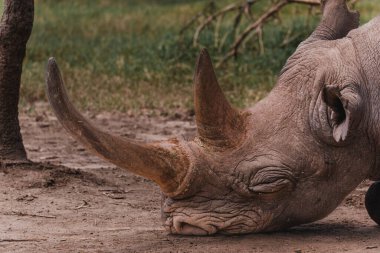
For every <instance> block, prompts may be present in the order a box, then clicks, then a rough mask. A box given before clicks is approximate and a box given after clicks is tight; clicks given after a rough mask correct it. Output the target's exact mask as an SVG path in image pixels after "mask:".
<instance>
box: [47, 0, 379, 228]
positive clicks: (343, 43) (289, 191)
mask: <svg viewBox="0 0 380 253" xmlns="http://www.w3.org/2000/svg"><path fill="white" fill-rule="evenodd" d="M322 10H323V17H322V21H321V22H320V24H319V26H318V27H317V28H316V30H315V31H314V32H313V33H312V34H311V36H310V37H309V38H307V39H306V40H305V41H304V42H302V43H301V44H300V45H299V47H298V48H297V50H296V51H295V52H294V54H293V55H292V56H291V57H290V58H289V59H288V61H287V63H286V64H285V66H284V68H283V69H282V71H281V73H280V74H279V77H278V82H277V84H276V85H275V87H274V88H273V90H272V91H271V92H270V93H269V94H268V96H267V97H265V98H264V99H262V100H261V101H259V102H258V103H256V104H255V105H254V106H253V107H252V108H249V109H244V110H237V109H234V108H233V107H232V106H231V105H230V104H229V102H228V101H227V99H226V97H225V96H224V94H223V92H222V90H221V88H220V86H219V84H218V81H217V78H216V74H215V72H214V69H213V65H212V62H211V59H210V56H209V54H208V53H207V51H206V50H202V51H201V53H200V56H199V58H198V60H197V64H196V70H195V75H194V96H195V106H194V107H195V120H196V124H197V133H198V134H197V136H196V137H195V138H194V139H193V140H191V141H188V140H184V139H183V138H181V137H176V138H172V139H169V140H167V141H161V142H152V143H140V142H137V141H134V140H131V139H127V138H122V137H119V136H114V135H111V134H109V133H107V132H105V131H102V130H100V129H98V128H96V127H94V126H93V125H92V124H91V123H90V122H89V121H87V120H86V119H85V118H84V117H83V116H81V114H80V113H79V112H78V111H77V110H76V109H75V108H74V107H73V105H72V104H71V103H70V101H69V99H68V97H67V94H66V91H65V88H64V83H63V80H62V77H61V73H60V71H59V68H58V65H57V63H56V61H55V60H54V59H53V58H51V59H50V60H49V62H48V65H47V74H46V83H47V93H48V98H49V101H50V103H51V105H52V108H53V110H54V111H55V114H56V116H57V118H58V120H59V121H60V122H61V123H62V125H63V126H64V127H65V128H66V130H67V131H68V132H69V133H70V134H71V135H72V136H73V137H74V138H75V139H76V140H78V141H80V142H81V143H83V144H84V145H85V146H86V147H87V148H89V149H90V150H92V151H93V152H94V153H96V154H97V155H99V156H101V157H102V158H104V159H106V160H108V161H110V162H112V163H113V164H115V165H117V166H119V167H121V168H124V169H126V170H128V171H130V172H132V173H135V174H137V175H141V176H143V177H145V178H148V179H150V180H152V181H154V182H155V183H157V184H158V185H159V187H160V188H161V191H162V202H161V203H162V206H161V215H162V220H163V224H164V227H165V228H166V229H167V231H168V232H169V233H172V234H182V235H211V234H215V233H225V234H242V233H255V232H267V231H276V230H281V229H285V228H289V227H292V226H295V225H299V224H304V223H309V222H313V221H316V220H318V219H321V218H323V217H325V216H327V215H328V214H329V213H330V212H332V211H333V210H334V209H335V208H336V207H337V206H338V205H339V204H340V203H341V202H342V200H343V199H344V198H345V197H346V196H347V195H348V194H349V193H350V192H351V191H352V190H353V189H355V187H357V186H358V185H359V183H361V182H362V181H363V180H365V179H371V180H380V167H379V166H380V155H379V154H380V153H379V151H378V149H379V148H380V143H379V141H380V136H379V134H380V132H379V125H380V122H379V121H380V89H379V87H380V16H379V17H377V18H375V19H373V20H372V21H371V22H369V23H367V24H366V25H364V26H362V27H360V28H358V26H359V13H357V12H354V11H351V10H349V8H348V7H347V5H346V2H345V0H326V1H322ZM379 188H380V186H379V185H377V187H375V185H374V188H373V189H372V190H371V194H369V195H370V200H371V201H367V202H368V209H369V210H370V211H371V212H370V214H371V216H372V217H375V218H376V217H379V214H380V212H379V209H380V207H379V203H380V201H379V202H376V200H378V199H379V196H380V194H379ZM374 194H375V195H374ZM374 200H375V201H374Z"/></svg>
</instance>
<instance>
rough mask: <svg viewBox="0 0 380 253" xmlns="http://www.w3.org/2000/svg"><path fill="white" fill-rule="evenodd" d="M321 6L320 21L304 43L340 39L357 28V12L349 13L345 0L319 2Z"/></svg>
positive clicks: (358, 16) (322, 0) (323, 0)
mask: <svg viewBox="0 0 380 253" xmlns="http://www.w3.org/2000/svg"><path fill="white" fill-rule="evenodd" d="M321 6H322V12H323V17H322V21H321V23H320V24H319V26H318V27H317V28H316V29H315V31H314V32H313V34H312V35H311V36H310V38H309V39H308V40H307V41H306V42H312V41H316V40H336V39H340V38H343V37H345V36H346V35H347V34H348V33H349V32H350V31H351V30H352V29H355V28H358V26H359V19H360V15H359V12H356V11H350V10H349V9H348V6H347V3H346V0H321Z"/></svg>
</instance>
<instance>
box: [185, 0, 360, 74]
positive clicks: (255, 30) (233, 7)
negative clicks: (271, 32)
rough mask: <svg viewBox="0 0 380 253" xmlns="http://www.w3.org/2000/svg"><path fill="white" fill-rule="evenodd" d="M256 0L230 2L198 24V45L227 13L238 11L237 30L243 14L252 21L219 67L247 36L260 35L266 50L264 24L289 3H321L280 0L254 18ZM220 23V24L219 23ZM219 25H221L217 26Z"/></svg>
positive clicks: (316, 4)
mask: <svg viewBox="0 0 380 253" xmlns="http://www.w3.org/2000/svg"><path fill="white" fill-rule="evenodd" d="M257 1H259V0H256V1H252V0H251V1H246V2H245V3H243V4H230V5H228V6H226V7H224V8H223V9H221V10H219V11H216V12H214V13H213V14H211V15H209V16H207V17H205V19H204V20H203V21H202V22H201V23H200V24H199V25H198V26H197V28H196V29H195V32H194V36H193V46H195V47H196V46H198V41H199V37H200V34H201V33H202V31H203V30H204V29H205V28H206V27H207V26H209V25H210V24H211V23H212V22H214V21H216V20H218V21H217V22H218V23H219V22H220V21H221V19H222V18H223V17H224V15H226V14H227V13H230V12H234V11H238V14H237V16H236V17H235V21H234V25H233V31H236V30H237V26H238V25H239V24H240V21H241V18H242V16H243V14H246V16H247V17H248V19H249V20H250V21H251V20H252V22H251V23H250V24H249V25H248V26H247V27H246V28H245V29H244V30H243V31H242V32H241V33H240V34H237V35H236V37H235V40H234V42H233V43H232V44H231V46H230V47H229V49H228V51H227V53H225V55H224V57H223V58H222V59H221V60H220V61H219V63H218V64H217V67H219V66H221V65H223V64H224V63H225V62H226V61H228V60H229V59H231V58H232V57H236V56H237V54H238V50H239V48H240V47H241V45H242V44H243V43H244V41H245V40H247V38H251V37H252V36H254V35H258V36H257V37H258V40H259V45H260V52H261V53H263V52H264V42H263V39H262V31H263V26H264V25H265V24H266V23H267V22H268V21H270V20H272V19H273V18H278V14H279V12H280V11H281V10H282V9H283V8H284V7H285V6H287V5H289V4H304V5H309V6H310V7H311V8H312V7H314V6H318V5H320V0H278V1H277V2H276V3H274V4H273V5H271V6H270V7H269V8H268V9H267V10H266V11H265V12H264V13H263V14H262V15H261V16H258V17H257V18H256V19H253V18H252V15H251V7H252V5H253V4H254V3H255V2H257ZM358 1H359V0H351V1H350V3H351V5H354V4H355V3H357V2H358ZM201 17H202V15H200V14H199V15H197V16H196V17H194V18H193V19H192V20H191V24H193V23H194V22H195V20H197V19H200V18H201ZM217 25H218V24H217ZM189 27H190V25H186V27H185V28H184V29H182V30H181V32H183V31H184V30H185V29H187V28H189ZM217 27H219V25H218V26H217ZM225 38H226V36H224V39H223V40H222V41H223V43H224V41H225Z"/></svg>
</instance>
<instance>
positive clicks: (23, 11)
mask: <svg viewBox="0 0 380 253" xmlns="http://www.w3.org/2000/svg"><path fill="white" fill-rule="evenodd" d="M4 3H5V4H4V13H3V16H2V19H1V23H0V161H8V160H10V161H26V160H27V157H26V152H25V148H24V145H23V142H22V136H21V133H20V125H19V120H18V102H19V92H20V81H21V73H22V62H23V59H24V57H25V52H26V43H27V42H28V40H29V37H30V34H31V32H32V27H33V18H34V1H33V0H5V2H4Z"/></svg>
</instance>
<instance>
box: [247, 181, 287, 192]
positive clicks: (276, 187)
mask: <svg viewBox="0 0 380 253" xmlns="http://www.w3.org/2000/svg"><path fill="white" fill-rule="evenodd" d="M292 187H293V182H292V181H290V180H288V179H284V178H282V179H277V180H274V181H273V182H263V183H259V184H257V185H253V186H250V187H248V189H249V190H250V191H252V192H254V193H276V192H279V191H281V190H283V189H285V188H292Z"/></svg>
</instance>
